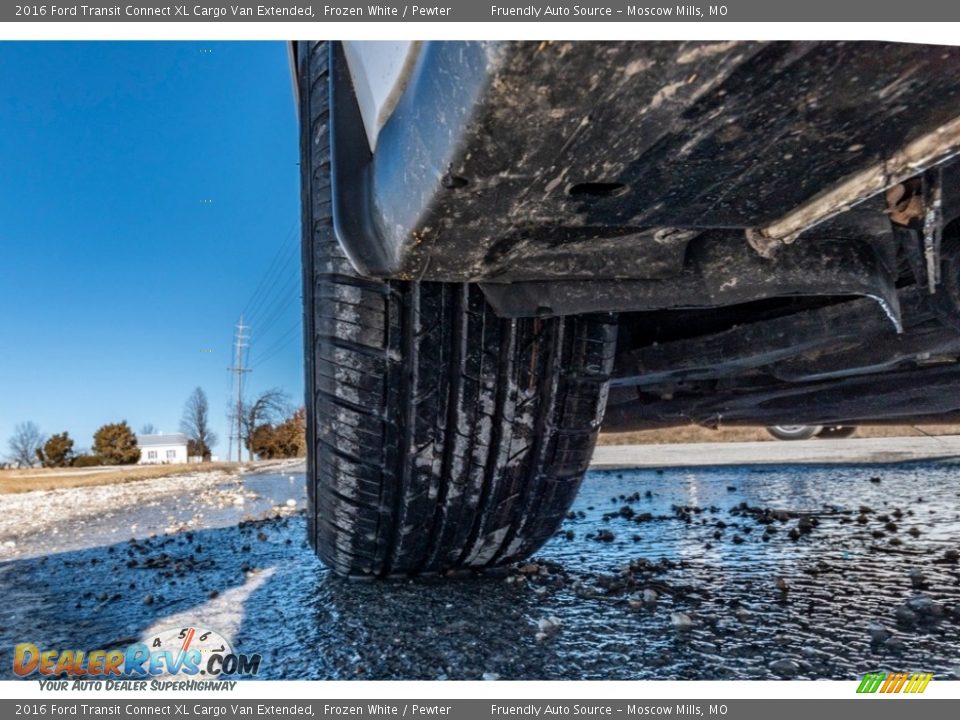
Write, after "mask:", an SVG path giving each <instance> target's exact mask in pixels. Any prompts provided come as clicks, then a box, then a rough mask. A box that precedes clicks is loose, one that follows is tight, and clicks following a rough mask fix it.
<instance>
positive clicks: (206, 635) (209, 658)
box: [148, 625, 235, 675]
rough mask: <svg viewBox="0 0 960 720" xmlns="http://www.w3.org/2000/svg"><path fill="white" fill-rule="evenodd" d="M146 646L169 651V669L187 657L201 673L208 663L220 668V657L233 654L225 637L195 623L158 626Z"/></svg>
mask: <svg viewBox="0 0 960 720" xmlns="http://www.w3.org/2000/svg"><path fill="white" fill-rule="evenodd" d="M148 647H149V648H150V651H151V653H169V655H168V657H171V658H174V660H173V662H172V663H171V669H172V668H174V667H180V666H182V664H183V662H182V661H183V660H186V659H187V658H190V660H191V662H190V664H191V665H194V666H196V667H197V668H198V669H199V672H200V674H201V675H206V674H207V673H208V667H212V668H217V667H220V668H221V669H222V665H223V659H224V658H226V657H228V656H234V652H233V647H232V646H231V645H230V641H229V640H227V638H225V637H224V636H223V635H221V634H220V633H219V632H217V631H216V630H210V629H209V628H204V627H199V626H196V625H190V626H187V627H171V628H166V629H165V630H161V631H159V632H158V633H156V634H155V635H153V636H152V637H151V638H150V639H149V641H148ZM234 657H235V656H234ZM177 659H179V660H180V661H181V662H179V663H178V662H177ZM217 660H219V662H217ZM211 663H212V664H211ZM211 674H217V675H219V674H220V673H219V672H215V673H211Z"/></svg>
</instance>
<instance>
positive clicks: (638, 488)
mask: <svg viewBox="0 0 960 720" xmlns="http://www.w3.org/2000/svg"><path fill="white" fill-rule="evenodd" d="M167 481H168V482H166V484H163V483H155V484H154V485H153V486H151V485H150V484H149V483H146V482H145V483H138V484H133V485H126V486H120V487H118V488H117V489H116V490H111V489H109V488H104V489H103V490H102V491H99V494H97V495H95V496H94V497H93V499H92V500H89V501H88V500H83V499H82V498H84V497H87V496H84V495H70V494H69V493H70V492H73V493H77V492H83V491H65V492H67V493H68V494H64V495H57V496H56V497H51V495H52V494H46V495H43V496H41V495H40V494H36V493H34V494H29V495H20V496H2V497H0V516H3V517H6V518H7V521H6V524H5V525H3V524H2V523H0V548H2V552H3V554H2V555H0V559H2V562H0V677H3V678H7V677H10V676H11V675H12V673H11V670H10V668H11V657H10V653H11V650H12V647H13V645H15V644H16V643H19V642H34V643H36V644H38V645H42V646H47V647H58V648H88V649H95V648H109V647H113V646H123V645H126V644H129V643H130V642H134V641H136V640H138V639H140V638H142V637H143V636H145V635H147V634H148V633H149V632H152V631H155V630H157V629H159V628H164V627H170V626H178V625H181V624H186V623H189V624H195V625H201V626H205V627H210V628H213V629H216V630H218V631H220V632H221V633H223V634H225V635H227V636H228V637H230V638H232V640H233V645H234V648H235V649H237V650H238V651H241V652H245V653H254V652H259V653H261V654H262V655H263V656H264V662H263V664H262V666H261V672H260V675H259V677H261V678H264V677H266V678H283V679H313V678H336V679H346V678H366V679H388V678H396V679H438V678H440V679H444V678H450V679H480V678H486V679H497V678H502V679H550V678H568V679H632V678H646V679H726V678H738V679H756V678H766V679H773V678H832V679H853V678H855V677H858V676H859V675H860V674H862V673H863V672H865V671H868V670H873V669H878V668H879V669H887V670H901V669H902V670H910V671H921V670H922V671H925V672H933V673H934V676H935V677H936V678H953V679H957V678H960V564H958V556H957V553H958V550H960V465H958V464H956V463H950V462H929V463H911V464H904V465H865V466H836V465H834V466H813V467H811V466H806V467H802V468H801V467H789V466H753V467H725V468H697V469H670V470H664V471H657V470H652V469H651V470H632V471H626V470H620V471H594V472H591V473H589V474H588V476H587V477H586V479H585V481H584V484H583V488H582V490H581V493H580V496H579V498H578V500H577V502H576V505H575V507H574V509H573V512H572V513H571V516H570V518H569V519H568V520H567V521H566V523H565V524H564V526H563V528H562V529H561V531H560V533H558V535H557V537H555V538H554V539H553V540H552V541H551V542H550V543H549V544H548V545H547V546H546V547H544V548H543V550H542V551H541V552H540V553H539V554H538V555H537V557H536V558H535V559H533V560H532V561H530V562H529V563H525V564H522V565H520V566H515V567H513V568H511V569H508V570H499V571H495V572H491V573H488V574H486V575H485V576H479V575H473V574H470V575H466V576H463V577H458V578H445V579H425V580H400V581H378V582H358V581H343V580H339V579H336V578H333V577H331V576H330V575H329V574H328V573H327V571H326V570H325V569H324V568H323V566H322V565H321V564H320V563H319V562H318V561H317V560H316V559H315V558H314V556H313V554H312V552H311V551H310V549H309V548H308V547H307V546H306V544H305V542H304V518H303V514H302V513H303V475H302V472H293V473H292V474H291V471H290V470H289V469H288V470H286V471H284V472H282V473H267V474H261V475H248V476H246V477H245V478H243V479H237V478H230V477H226V476H217V477H214V478H206V479H205V480H203V482H200V481H196V482H192V481H186V480H181V479H167ZM134 485H137V486H139V487H137V488H135V487H134ZM87 492H88V495H90V493H89V491H87ZM111 493H123V494H122V495H118V496H117V497H113V496H112V495H111ZM85 502H89V507H83V503H85ZM58 503H59V505H58ZM31 504H33V506H34V507H32V505H31ZM60 506H62V507H63V508H64V510H62V511H58V513H59V514H57V513H54V512H53V511H52V510H50V508H57V507H60ZM42 508H47V509H48V510H47V511H46V514H45V512H44V511H42ZM11 517H13V518H14V520H13V521H11V520H10V518H11ZM59 517H63V518H64V519H63V520H62V521H61V520H59V519H58V518H59ZM131 537H132V538H134V539H132V540H131Z"/></svg>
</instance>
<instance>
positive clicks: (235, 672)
mask: <svg viewBox="0 0 960 720" xmlns="http://www.w3.org/2000/svg"><path fill="white" fill-rule="evenodd" d="M260 661H261V656H260V655H243V654H238V653H235V652H234V651H233V648H232V647H231V646H230V643H229V642H228V641H227V639H226V638H224V637H223V636H222V635H221V634H220V633H218V632H216V631H214V630H208V629H205V628H201V627H178V628H170V629H167V630H162V631H160V632H158V633H156V634H155V635H153V636H152V637H150V638H148V639H146V640H145V641H143V642H136V643H132V644H130V645H128V646H127V647H125V648H113V649H109V650H89V651H86V650H72V649H46V648H40V647H38V646H37V645H34V644H33V643H20V644H19V645H17V646H16V647H15V648H14V653H13V672H14V673H16V674H17V675H18V676H20V677H29V676H31V675H39V676H45V677H59V678H67V679H79V678H89V679H96V678H128V679H137V678H152V677H161V676H176V675H185V676H188V677H197V676H203V677H206V678H209V679H222V678H223V677H225V676H227V677H234V676H250V675H256V674H257V673H258V672H259V670H260Z"/></svg>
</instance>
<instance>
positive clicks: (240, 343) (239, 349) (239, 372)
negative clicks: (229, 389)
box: [227, 314, 250, 462]
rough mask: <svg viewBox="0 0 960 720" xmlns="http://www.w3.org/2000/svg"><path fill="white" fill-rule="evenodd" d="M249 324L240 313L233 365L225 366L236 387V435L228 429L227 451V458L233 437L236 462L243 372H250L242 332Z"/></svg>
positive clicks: (239, 456) (240, 445)
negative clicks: (234, 376) (235, 440)
mask: <svg viewBox="0 0 960 720" xmlns="http://www.w3.org/2000/svg"><path fill="white" fill-rule="evenodd" d="M248 327H249V326H248V325H244V324H243V315H242V314H241V315H240V322H239V323H238V324H237V326H236V328H237V333H236V335H234V338H233V367H229V368H227V371H228V372H231V373H233V374H234V375H236V378H235V379H234V382H235V383H236V387H237V399H236V407H235V409H234V413H235V414H236V418H237V425H236V428H235V430H236V435H234V434H233V433H234V428H231V430H230V449H229V450H228V451H227V459H229V458H230V456H231V455H232V454H233V439H234V437H236V439H237V462H241V461H242V460H243V426H242V420H243V374H244V373H248V372H250V368H245V367H244V366H243V349H244V348H245V347H247V342H246V341H247V336H246V335H244V334H243V331H244V330H246V329H247V328H248Z"/></svg>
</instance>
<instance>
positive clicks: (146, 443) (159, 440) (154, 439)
mask: <svg viewBox="0 0 960 720" xmlns="http://www.w3.org/2000/svg"><path fill="white" fill-rule="evenodd" d="M186 444H187V436H186V435H184V434H183V433H167V434H166V435H137V445H139V446H140V447H150V446H151V445H186Z"/></svg>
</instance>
